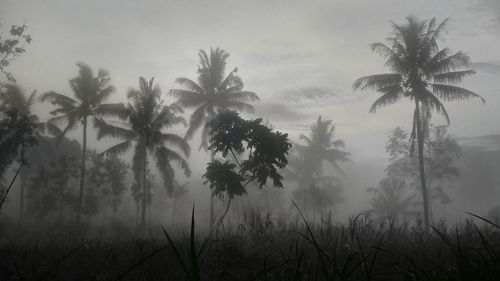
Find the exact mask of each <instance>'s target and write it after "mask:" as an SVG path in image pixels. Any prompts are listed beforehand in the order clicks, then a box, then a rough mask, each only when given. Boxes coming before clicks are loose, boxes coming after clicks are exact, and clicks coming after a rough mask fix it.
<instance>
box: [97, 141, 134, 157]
mask: <svg viewBox="0 0 500 281" xmlns="http://www.w3.org/2000/svg"><path fill="white" fill-rule="evenodd" d="M131 146H132V141H131V140H126V141H123V142H121V143H119V144H115V145H113V146H112V147H109V148H108V149H106V150H104V151H103V152H101V154H107V155H111V154H121V153H124V152H125V151H127V150H129V148H130V147H131Z"/></svg>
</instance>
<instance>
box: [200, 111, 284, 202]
mask: <svg viewBox="0 0 500 281" xmlns="http://www.w3.org/2000/svg"><path fill="white" fill-rule="evenodd" d="M261 122H262V119H256V120H244V119H242V118H241V117H240V116H239V114H238V113H237V112H235V111H224V112H221V113H219V114H218V115H217V116H216V117H215V118H214V119H213V120H212V121H210V122H209V123H208V124H207V126H208V127H209V128H210V146H209V147H208V149H210V150H212V151H214V153H218V152H221V153H222V156H223V157H226V156H227V155H228V153H231V154H232V155H233V156H234V157H235V159H236V156H235V153H242V152H243V151H248V154H249V155H248V158H247V159H245V160H243V161H241V162H240V161H238V160H237V164H234V163H230V162H229V161H225V162H224V163H222V162H220V161H218V160H214V161H212V162H211V163H209V164H208V167H207V172H206V173H205V174H204V175H203V177H204V178H206V181H205V182H206V183H207V182H208V183H210V188H211V189H212V192H213V193H214V194H215V195H218V196H222V195H223V194H224V193H225V194H226V195H227V196H228V197H229V198H233V197H234V195H242V194H244V193H246V191H245V189H244V188H245V186H246V185H247V184H249V183H250V182H252V181H254V180H256V182H257V183H258V184H259V186H260V187H263V186H264V185H265V184H266V183H267V180H268V179H271V180H272V182H273V185H274V186H275V187H283V183H282V180H283V177H282V176H281V175H280V174H279V173H278V169H282V168H284V167H286V165H287V164H288V160H287V159H286V155H287V153H288V150H289V149H290V147H291V144H290V143H289V142H288V135H287V134H282V133H280V132H273V131H272V130H271V129H270V128H268V127H266V126H264V125H262V124H261Z"/></svg>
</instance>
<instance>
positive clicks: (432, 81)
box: [353, 16, 484, 228]
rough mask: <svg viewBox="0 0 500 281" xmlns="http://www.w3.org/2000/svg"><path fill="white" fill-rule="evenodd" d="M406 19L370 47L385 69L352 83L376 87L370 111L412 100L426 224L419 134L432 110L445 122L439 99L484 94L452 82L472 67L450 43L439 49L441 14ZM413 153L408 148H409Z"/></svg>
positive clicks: (442, 26)
mask: <svg viewBox="0 0 500 281" xmlns="http://www.w3.org/2000/svg"><path fill="white" fill-rule="evenodd" d="M407 21H408V23H407V24H404V25H397V24H394V23H393V24H392V27H393V31H394V34H393V36H392V37H390V38H389V39H388V43H389V45H386V44H383V43H379V42H378V43H373V44H372V45H371V48H372V50H373V51H374V52H376V53H378V54H379V55H381V56H382V57H384V58H385V59H386V60H387V61H386V63H385V65H386V66H387V67H388V68H389V69H390V70H391V73H387V74H378V75H371V76H365V77H361V78H359V79H358V80H357V81H356V82H354V84H353V88H354V89H362V90H363V89H369V90H376V91H377V92H380V93H381V94H382V96H381V97H379V98H378V99H377V100H376V101H375V103H373V105H372V107H371V109H370V112H372V113H374V112H376V111H377V110H378V109H379V108H381V107H384V106H387V105H390V104H393V103H396V102H398V101H400V100H401V99H403V98H408V99H410V100H411V101H413V102H414V103H415V109H414V111H413V122H412V124H413V125H412V126H413V129H412V134H411V144H412V145H411V152H413V148H414V140H415V138H416V139H417V144H418V157H419V170H420V181H421V186H422V197H423V202H424V204H423V205H424V223H425V225H426V227H427V228H428V227H429V203H428V194H427V187H426V180H425V170H424V152H423V151H424V135H425V134H426V131H427V127H428V123H429V121H430V119H431V115H432V112H433V111H436V112H437V113H439V114H442V115H443V116H444V118H445V119H446V121H447V123H448V124H449V123H450V121H449V117H448V113H447V112H446V109H445V107H444V105H443V104H442V103H441V100H444V101H462V100H469V99H473V98H479V99H481V100H482V101H483V102H484V99H483V98H482V97H481V96H479V95H478V94H476V93H474V92H472V91H469V90H467V89H464V88H461V87H457V86H454V85H452V84H455V83H458V82H461V81H462V80H463V79H464V78H465V77H466V76H468V75H471V74H474V73H475V72H474V71H473V70H470V69H466V67H467V66H468V64H469V57H468V56H467V55H466V54H464V53H462V52H456V53H454V54H451V51H450V49H448V48H444V49H439V47H438V40H440V39H441V38H442V37H443V33H444V31H445V28H446V24H447V20H445V21H443V22H442V23H440V24H437V23H436V19H434V18H433V19H431V20H430V21H420V20H418V19H417V18H415V17H412V16H410V17H407ZM412 154H413V153H412Z"/></svg>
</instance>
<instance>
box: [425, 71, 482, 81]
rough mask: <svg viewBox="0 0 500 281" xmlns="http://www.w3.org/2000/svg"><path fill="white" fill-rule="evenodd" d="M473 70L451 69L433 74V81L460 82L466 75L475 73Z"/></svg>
mask: <svg viewBox="0 0 500 281" xmlns="http://www.w3.org/2000/svg"><path fill="white" fill-rule="evenodd" d="M475 73H476V72H475V71H474V70H461V71H452V72H445V73H440V74H437V75H435V76H434V77H433V78H434V82H435V83H440V84H441V83H446V84H455V83H460V82H462V81H463V79H464V78H465V77H466V76H469V75H472V74H475Z"/></svg>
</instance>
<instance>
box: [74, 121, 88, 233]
mask: <svg viewBox="0 0 500 281" xmlns="http://www.w3.org/2000/svg"><path fill="white" fill-rule="evenodd" d="M86 158H87V116H85V117H83V139H82V163H81V172H80V194H79V195H78V213H77V216H76V222H77V223H80V221H81V217H82V209H83V190H84V188H85V176H86V162H87V161H86V160H87V159H86Z"/></svg>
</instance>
